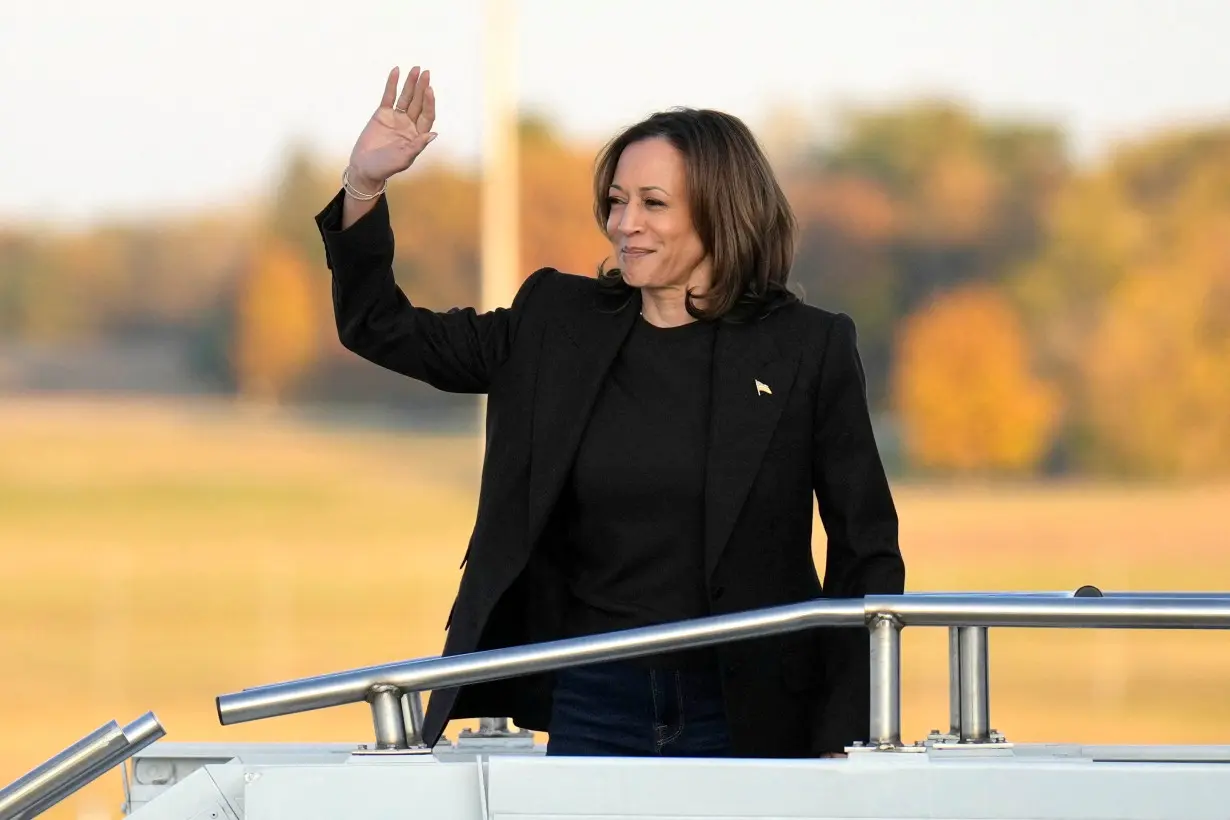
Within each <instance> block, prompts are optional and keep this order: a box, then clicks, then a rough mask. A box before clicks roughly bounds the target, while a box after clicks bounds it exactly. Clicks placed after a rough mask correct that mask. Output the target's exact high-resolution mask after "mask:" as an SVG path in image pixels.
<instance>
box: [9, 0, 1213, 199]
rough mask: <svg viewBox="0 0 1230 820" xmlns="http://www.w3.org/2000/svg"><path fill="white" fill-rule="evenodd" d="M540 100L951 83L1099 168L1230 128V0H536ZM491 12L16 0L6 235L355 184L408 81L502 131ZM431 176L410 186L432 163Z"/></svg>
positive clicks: (854, 94)
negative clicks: (1161, 133) (287, 169)
mask: <svg viewBox="0 0 1230 820" xmlns="http://www.w3.org/2000/svg"><path fill="white" fill-rule="evenodd" d="M518 7H519V12H518V13H519V21H518V30H517V33H516V42H517V48H518V65H519V70H518V72H517V75H516V83H517V85H518V87H519V89H520V97H521V102H522V105H523V106H524V107H527V108H535V109H540V110H543V111H545V112H548V113H549V114H550V115H552V116H553V117H554V118H555V119H556V120H557V121H558V122H559V123H560V124H561V125H562V126H563V127H564V128H565V129H567V130H568V131H569V132H571V133H575V134H578V135H584V136H588V137H602V136H606V135H608V134H609V133H610V132H611V131H612V130H613V129H615V128H618V127H619V126H621V125H623V124H627V123H630V122H632V121H635V120H636V119H638V118H640V117H642V116H644V115H645V114H647V113H650V112H651V111H653V110H656V109H659V108H664V107H667V106H671V105H681V104H682V105H696V106H713V107H718V108H724V109H726V110H729V111H731V112H733V113H735V114H738V115H740V116H742V117H744V118H745V119H746V120H747V121H748V122H749V124H751V125H752V126H753V127H755V126H756V124H757V123H758V122H759V121H761V118H762V117H763V115H764V113H765V112H766V111H767V110H769V109H770V108H771V107H772V106H773V105H774V104H777V103H785V104H791V105H797V106H801V107H803V108H804V109H805V110H807V111H810V112H813V113H814V114H815V115H816V116H817V117H819V115H820V114H822V113H823V112H824V111H826V110H832V109H833V107H834V106H838V105H840V104H842V103H845V102H855V103H885V102H893V101H900V100H904V99H908V98H910V97H913V96H916V95H920V94H931V93H939V94H944V95H947V96H952V97H955V98H958V99H960V100H963V101H965V102H967V103H970V104H972V105H973V106H975V107H976V108H977V109H978V110H979V111H980V112H982V113H984V114H989V115H995V114H1010V115H1023V116H1037V117H1044V118H1047V119H1052V120H1056V121H1058V122H1060V123H1061V124H1062V125H1064V126H1065V127H1066V128H1068V129H1069V132H1070V134H1071V137H1072V140H1073V145H1074V147H1075V148H1076V149H1077V151H1078V152H1079V153H1080V154H1081V155H1082V156H1090V155H1093V154H1096V153H1097V152H1099V151H1102V150H1104V149H1105V148H1106V146H1107V145H1108V144H1109V143H1110V142H1111V141H1113V140H1115V139H1118V138H1121V137H1124V136H1135V135H1139V134H1145V133H1147V132H1148V131H1151V130H1155V129H1159V128H1162V127H1165V126H1166V125H1168V124H1171V123H1174V122H1180V121H1207V122H1211V121H1215V120H1222V121H1225V120H1226V119H1227V118H1230V48H1227V46H1226V44H1227V43H1228V42H1230V2H1228V0H1169V1H1168V2H1163V0H857V2H856V1H855V0H738V2H731V1H730V0H618V2H593V1H592V0H519V2H518ZM481 9H482V0H437V2H424V1H423V0H347V1H346V2H338V0H334V2H320V1H319V0H194V1H193V2H185V0H107V2H100V1H99V0H88V1H87V0H41V1H40V2H23V0H0V104H2V105H3V111H2V113H0V222H12V221H22V222H25V221H35V222H71V221H81V220H93V219H96V218H104V217H107V216H111V215H132V214H140V213H146V212H154V213H157V212H166V211H168V210H169V209H175V208H186V209H192V208H199V207H206V206H209V205H212V204H215V203H225V202H228V201H238V200H239V199H241V198H242V197H244V196H246V195H248V194H250V193H255V192H259V191H260V190H262V189H263V188H265V187H267V186H268V185H270V184H271V182H272V180H273V178H274V174H275V173H276V171H277V170H278V167H279V165H280V162H281V160H282V158H283V156H284V154H285V152H286V149H287V145H288V143H289V142H290V141H291V140H293V139H302V140H305V141H307V142H308V143H309V144H310V145H311V146H312V147H313V148H314V149H316V150H318V151H320V152H323V153H324V154H325V155H326V156H329V157H336V162H337V170H338V173H339V174H340V172H341V169H342V167H343V165H344V164H345V158H346V156H347V154H348V153H349V150H350V146H351V144H352V143H353V141H354V139H355V137H356V136H357V135H358V133H359V130H360V129H361V128H362V126H363V124H364V122H365V121H366V119H367V117H368V116H369V115H370V113H371V111H372V109H373V107H374V106H375V105H376V103H377V102H378V101H379V97H380V91H381V88H382V85H383V81H384V77H385V74H386V72H387V71H388V69H389V68H390V67H391V66H393V65H394V64H398V65H401V66H402V67H403V70H406V69H408V68H409V67H410V66H411V65H413V64H415V63H420V64H422V65H424V66H426V67H429V68H431V69H432V75H433V80H434V85H435V86H436V89H437V97H438V100H439V116H438V119H437V123H436V130H437V131H439V133H440V138H439V139H438V140H436V142H435V143H434V144H433V145H432V146H431V148H430V149H429V151H430V152H432V153H433V154H434V155H435V156H436V157H438V158H445V157H451V158H457V159H474V158H476V156H477V152H478V149H479V145H480V141H481V133H482V132H481V128H482V118H481V114H482V108H481V102H482V97H481V85H480V82H481V75H480V71H481V66H482V49H481V39H480V26H479V21H480V13H481ZM413 172H414V171H413V169H412V170H411V171H410V173H413Z"/></svg>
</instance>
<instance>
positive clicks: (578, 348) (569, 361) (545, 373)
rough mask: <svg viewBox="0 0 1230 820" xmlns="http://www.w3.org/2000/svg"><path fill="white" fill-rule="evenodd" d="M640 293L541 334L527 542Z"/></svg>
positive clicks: (558, 484) (559, 482)
mask: <svg viewBox="0 0 1230 820" xmlns="http://www.w3.org/2000/svg"><path fill="white" fill-rule="evenodd" d="M640 305H641V300H640V293H639V291H638V292H635V293H634V295H633V297H632V298H630V299H628V300H627V301H626V302H625V303H624V304H623V306H622V307H620V308H618V309H617V310H599V309H598V308H599V304H598V302H597V300H595V302H594V305H593V307H592V309H590V310H585V311H581V312H579V313H575V314H570V315H564V316H562V317H561V318H560V319H559V320H558V322H557V323H556V324H555V326H554V327H553V328H552V329H551V330H550V331H548V333H547V334H546V337H545V338H544V340H543V351H542V355H541V357H540V359H539V370H538V379H537V388H536V389H535V393H534V421H533V426H532V431H533V432H532V441H531V445H530V486H529V516H528V523H529V543H530V544H533V543H534V542H535V541H537V540H538V536H539V535H540V534H541V533H542V529H543V526H544V525H545V524H546V521H547V517H548V514H549V513H550V511H551V508H552V507H553V506H554V505H555V501H556V499H557V498H558V497H559V494H560V490H561V489H562V488H563V485H564V479H565V478H566V477H567V476H568V472H569V470H570V469H571V468H572V461H573V457H574V456H575V454H576V450H577V447H578V446H579V445H580V442H581V434H582V433H583V432H584V431H585V425H586V423H587V422H588V421H589V416H590V413H591V412H592V410H593V406H594V401H595V400H596V399H597V397H598V391H599V390H600V389H601V387H602V383H603V379H604V378H605V377H606V374H607V371H608V370H609V369H610V366H611V362H612V361H614V359H615V354H616V353H618V352H619V347H620V345H621V344H622V343H623V341H624V339H625V338H626V337H627V335H628V331H629V330H631V329H632V323H633V321H634V320H635V319H636V317H637V316H639V315H640Z"/></svg>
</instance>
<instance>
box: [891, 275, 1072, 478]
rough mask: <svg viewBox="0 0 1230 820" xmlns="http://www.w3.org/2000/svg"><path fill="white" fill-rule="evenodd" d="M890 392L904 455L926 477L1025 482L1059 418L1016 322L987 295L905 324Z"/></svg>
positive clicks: (970, 294) (961, 293)
mask: <svg viewBox="0 0 1230 820" xmlns="http://www.w3.org/2000/svg"><path fill="white" fill-rule="evenodd" d="M890 390H891V393H892V399H893V403H894V405H895V408H896V410H897V412H898V413H899V418H900V425H901V431H902V443H903V448H904V453H905V455H906V457H907V459H908V460H909V461H910V462H911V463H912V464H914V465H915V466H917V467H921V468H923V469H927V470H942V471H949V472H956V473H1025V472H1029V471H1031V470H1033V469H1035V468H1036V467H1037V466H1038V465H1039V463H1040V462H1041V460H1042V458H1043V457H1044V456H1045V454H1046V452H1047V448H1048V445H1049V444H1050V442H1051V437H1052V435H1053V433H1054V430H1055V427H1056V422H1057V417H1058V411H1059V400H1058V397H1057V395H1056V393H1055V391H1054V390H1053V389H1052V388H1051V387H1050V386H1049V385H1047V384H1045V383H1044V382H1042V381H1040V380H1039V379H1037V378H1035V377H1034V376H1033V375H1032V374H1031V372H1030V364H1029V349H1028V347H1027V344H1026V339H1025V334H1024V331H1023V329H1022V327H1021V325H1020V322H1019V320H1018V318H1017V316H1016V314H1015V313H1014V312H1013V310H1012V308H1011V306H1010V305H1009V303H1008V302H1007V300H1005V299H1004V298H1003V297H1002V296H1001V295H1000V294H999V293H998V292H997V291H996V290H995V289H993V288H991V287H989V286H986V285H972V286H967V287H964V288H961V289H959V290H956V291H952V292H949V293H947V294H945V295H943V296H941V297H939V298H938V299H936V300H934V301H933V302H931V303H930V304H929V305H928V306H926V307H924V308H922V309H921V310H919V311H917V312H916V313H914V314H913V315H911V316H910V317H908V318H907V319H906V321H905V322H904V323H903V325H902V327H901V330H900V333H899V334H898V336H897V340H896V354H895V356H894V367H893V370H892V376H891V387H890Z"/></svg>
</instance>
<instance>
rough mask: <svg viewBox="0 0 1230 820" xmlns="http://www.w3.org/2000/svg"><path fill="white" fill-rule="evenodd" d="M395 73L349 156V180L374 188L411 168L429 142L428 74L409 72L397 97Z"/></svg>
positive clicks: (431, 98) (431, 100)
mask: <svg viewBox="0 0 1230 820" xmlns="http://www.w3.org/2000/svg"><path fill="white" fill-rule="evenodd" d="M397 77H398V69H397V67H396V66H395V67H394V68H393V70H392V71H390V72H389V76H388V79H387V80H386V81H385V84H384V97H383V98H382V99H381V100H380V107H379V108H377V109H376V112H375V113H374V114H372V118H371V119H370V120H369V121H368V123H367V126H366V127H365V128H364V129H363V132H362V133H361V134H359V139H358V140H357V141H356V142H355V145H354V149H353V150H352V151H351V152H350V168H351V172H352V176H351V179H352V180H353V181H355V182H360V181H362V182H363V184H370V185H372V186H374V187H378V186H379V185H381V184H383V183H384V182H385V180H387V179H388V178H389V177H391V176H393V175H394V174H398V173H401V172H402V171H404V170H406V169H407V168H409V167H410V165H411V164H413V162H414V160H415V158H416V157H418V155H419V154H421V153H422V152H423V149H424V148H426V147H427V144H428V143H430V142H431V141H432V140H433V139H435V138H436V135H435V133H434V132H433V131H432V130H431V127H432V125H433V124H434V123H435V121H436V95H435V92H434V91H433V90H432V88H431V72H430V71H420V70H419V67H418V66H415V67H414V68H412V69H410V74H409V75H408V76H407V77H406V84H405V86H403V87H402V91H401V95H400V96H399V95H398V94H397Z"/></svg>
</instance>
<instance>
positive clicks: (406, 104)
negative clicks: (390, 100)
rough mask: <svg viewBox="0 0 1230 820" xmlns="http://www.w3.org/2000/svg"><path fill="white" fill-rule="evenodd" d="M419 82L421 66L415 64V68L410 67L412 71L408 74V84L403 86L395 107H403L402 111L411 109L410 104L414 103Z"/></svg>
mask: <svg viewBox="0 0 1230 820" xmlns="http://www.w3.org/2000/svg"><path fill="white" fill-rule="evenodd" d="M418 82H419V67H418V66H415V67H414V68H412V69H410V73H409V74H407V75H406V84H405V85H404V86H402V89H401V96H400V97H398V98H397V105H396V106H394V107H395V108H398V109H401V110H402V111H406V112H408V111H409V110H410V106H411V105H412V104H413V103H412V102H411V100H412V98H413V96H414V90H415V87H416V86H417V85H418ZM411 119H414V116H413V115H411Z"/></svg>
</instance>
